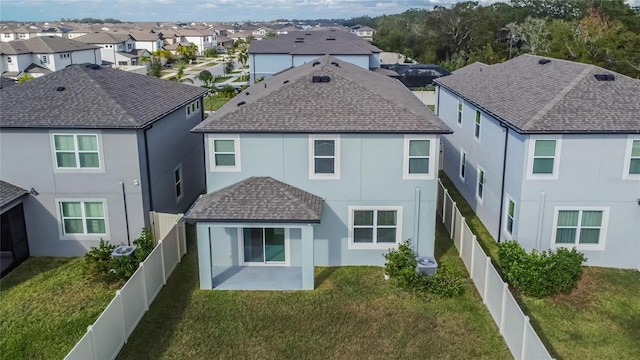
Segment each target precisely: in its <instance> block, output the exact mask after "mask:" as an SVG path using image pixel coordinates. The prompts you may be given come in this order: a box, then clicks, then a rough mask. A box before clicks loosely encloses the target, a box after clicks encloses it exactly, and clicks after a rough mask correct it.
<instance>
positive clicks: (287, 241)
mask: <svg viewBox="0 0 640 360" xmlns="http://www.w3.org/2000/svg"><path fill="white" fill-rule="evenodd" d="M253 227H254V228H257V229H263V230H264V229H268V228H272V229H275V228H278V229H283V228H284V262H272V263H268V262H262V263H258V262H245V261H244V231H243V229H245V228H251V226H243V227H239V228H237V231H238V239H240V241H238V254H239V260H240V265H242V266H291V236H290V230H291V229H290V228H288V227H283V226H277V225H274V226H271V225H268V226H258V225H256V226H253ZM263 244H264V239H263Z"/></svg>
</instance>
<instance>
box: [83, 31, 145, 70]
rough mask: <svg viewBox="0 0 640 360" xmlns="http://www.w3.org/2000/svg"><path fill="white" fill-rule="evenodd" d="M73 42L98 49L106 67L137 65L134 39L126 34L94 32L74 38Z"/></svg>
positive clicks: (138, 59) (137, 58) (138, 62)
mask: <svg viewBox="0 0 640 360" xmlns="http://www.w3.org/2000/svg"><path fill="white" fill-rule="evenodd" d="M75 40H77V41H81V42H84V43H87V44H92V45H96V46H97V47H99V48H100V54H101V56H102V61H103V63H104V64H107V65H139V64H140V58H139V57H138V54H137V53H136V51H135V50H136V49H135V39H134V38H133V37H131V35H129V34H128V33H127V34H114V33H108V32H94V33H91V34H87V35H83V36H79V37H76V38H75Z"/></svg>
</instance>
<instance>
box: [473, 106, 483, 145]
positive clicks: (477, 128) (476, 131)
mask: <svg viewBox="0 0 640 360" xmlns="http://www.w3.org/2000/svg"><path fill="white" fill-rule="evenodd" d="M480 120H481V114H480V110H476V124H475V126H474V130H473V137H474V138H476V139H478V140H480Z"/></svg>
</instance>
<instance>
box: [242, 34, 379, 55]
mask: <svg viewBox="0 0 640 360" xmlns="http://www.w3.org/2000/svg"><path fill="white" fill-rule="evenodd" d="M379 52H381V50H380V49H378V48H377V47H375V46H374V45H371V43H369V42H368V41H366V40H364V39H362V38H361V37H359V36H357V35H354V34H351V33H349V32H346V31H341V30H337V29H333V30H318V31H291V32H289V33H288V34H282V35H279V36H277V37H265V38H262V40H260V41H252V42H251V44H250V45H249V53H251V54H292V55H318V56H320V55H325V54H329V55H371V54H373V53H379Z"/></svg>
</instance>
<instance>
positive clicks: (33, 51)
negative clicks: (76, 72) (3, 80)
mask: <svg viewBox="0 0 640 360" xmlns="http://www.w3.org/2000/svg"><path fill="white" fill-rule="evenodd" d="M101 62H102V60H101V54H100V49H98V47H96V46H93V45H89V44H85V43H83V42H80V41H75V40H70V39H67V38H63V37H59V36H38V37H34V38H32V39H28V40H15V41H10V42H0V74H2V76H6V77H9V78H17V77H19V76H22V75H23V74H29V75H31V76H32V77H39V76H41V75H44V74H48V73H51V72H53V71H58V70H61V69H64V68H65V67H67V66H69V65H72V64H85V63H89V64H100V63H101Z"/></svg>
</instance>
